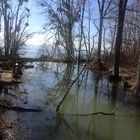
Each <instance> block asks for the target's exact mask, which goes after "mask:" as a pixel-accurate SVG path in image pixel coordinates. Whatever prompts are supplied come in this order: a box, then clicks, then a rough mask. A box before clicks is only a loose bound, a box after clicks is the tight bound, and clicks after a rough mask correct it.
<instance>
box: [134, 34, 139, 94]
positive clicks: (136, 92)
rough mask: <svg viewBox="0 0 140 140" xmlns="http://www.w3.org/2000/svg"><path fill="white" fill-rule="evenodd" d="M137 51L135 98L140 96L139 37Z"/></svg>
mask: <svg viewBox="0 0 140 140" xmlns="http://www.w3.org/2000/svg"><path fill="white" fill-rule="evenodd" d="M138 49H139V50H138V51H139V60H138V67H137V82H136V91H135V94H136V96H140V37H139V40H138Z"/></svg>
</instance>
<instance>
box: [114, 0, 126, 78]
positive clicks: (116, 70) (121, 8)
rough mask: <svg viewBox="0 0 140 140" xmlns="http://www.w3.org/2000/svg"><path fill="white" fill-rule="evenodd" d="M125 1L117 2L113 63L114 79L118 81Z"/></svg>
mask: <svg viewBox="0 0 140 140" xmlns="http://www.w3.org/2000/svg"><path fill="white" fill-rule="evenodd" d="M127 1H128V0H119V11H118V26H117V35H116V41H115V63H114V78H115V79H119V66H120V52H121V46H122V34H123V27H124V19H125V11H126V6H127Z"/></svg>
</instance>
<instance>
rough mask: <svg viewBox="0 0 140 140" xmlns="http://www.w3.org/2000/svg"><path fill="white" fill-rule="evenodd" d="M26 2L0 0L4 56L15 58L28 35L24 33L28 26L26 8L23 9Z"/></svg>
mask: <svg viewBox="0 0 140 140" xmlns="http://www.w3.org/2000/svg"><path fill="white" fill-rule="evenodd" d="M25 2H28V0H16V1H14V2H13V1H12V0H9V1H7V0H1V14H2V20H1V22H2V24H3V25H4V29H3V33H4V55H5V57H16V56H17V55H18V51H19V49H20V48H21V47H22V46H23V45H24V43H25V42H26V40H27V39H28V38H29V36H30V34H28V33H26V28H27V27H28V26H29V23H28V20H29V12H30V10H29V9H28V8H23V7H24V3H25Z"/></svg>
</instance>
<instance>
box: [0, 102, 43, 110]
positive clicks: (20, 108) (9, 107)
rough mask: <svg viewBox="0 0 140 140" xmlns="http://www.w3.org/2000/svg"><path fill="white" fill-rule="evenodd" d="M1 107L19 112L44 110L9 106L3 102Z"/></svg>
mask: <svg viewBox="0 0 140 140" xmlns="http://www.w3.org/2000/svg"><path fill="white" fill-rule="evenodd" d="M0 108H3V109H6V110H12V111H18V112H41V111H42V110H40V109H33V108H23V107H16V106H7V105H3V104H0Z"/></svg>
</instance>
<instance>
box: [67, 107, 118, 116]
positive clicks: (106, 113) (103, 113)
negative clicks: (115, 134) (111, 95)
mask: <svg viewBox="0 0 140 140" xmlns="http://www.w3.org/2000/svg"><path fill="white" fill-rule="evenodd" d="M116 110H117V107H116V108H114V110H113V111H112V112H110V113H109V112H102V111H99V112H94V113H90V114H65V115H72V116H93V115H99V114H101V115H114V114H115V112H116Z"/></svg>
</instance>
